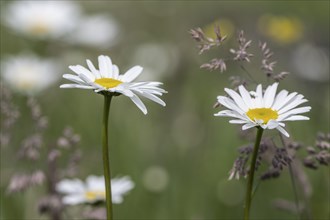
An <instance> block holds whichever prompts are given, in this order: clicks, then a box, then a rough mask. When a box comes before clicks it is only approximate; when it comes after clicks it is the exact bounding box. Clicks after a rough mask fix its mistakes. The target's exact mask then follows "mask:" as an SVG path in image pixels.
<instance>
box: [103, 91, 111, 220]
mask: <svg viewBox="0 0 330 220" xmlns="http://www.w3.org/2000/svg"><path fill="white" fill-rule="evenodd" d="M111 98H112V96H111V95H108V94H105V95H104V109H103V125H102V145H103V169H104V177H105V178H104V180H105V195H106V206H107V220H112V198H111V173H110V162H109V148H108V119H109V111H110V104H111Z"/></svg>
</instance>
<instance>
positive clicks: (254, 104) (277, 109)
mask: <svg viewBox="0 0 330 220" xmlns="http://www.w3.org/2000/svg"><path fill="white" fill-rule="evenodd" d="M277 86H278V83H274V84H273V85H271V86H268V87H267V89H266V90H265V92H263V91H262V86H261V85H258V86H257V89H256V91H251V92H248V91H247V90H246V89H245V88H244V86H243V85H240V86H239V87H238V90H239V93H237V92H235V91H234V90H231V89H227V88H226V89H225V91H226V93H227V94H228V95H229V97H225V96H218V102H219V103H220V104H222V105H223V106H225V107H226V108H228V109H229V110H222V111H220V112H218V113H217V114H215V116H227V117H233V118H235V119H234V120H230V121H229V122H230V123H233V124H244V125H243V127H242V129H243V130H245V129H249V128H252V127H256V128H257V130H258V132H257V136H256V140H255V144H254V148H253V152H252V158H251V165H250V168H249V174H248V181H247V188H246V197H245V206H244V219H245V220H248V219H249V213H250V207H251V201H252V188H253V178H254V171H255V166H256V161H257V156H258V151H259V146H260V142H261V138H262V133H263V131H264V129H274V128H275V129H277V130H279V131H280V132H281V133H282V134H284V135H285V136H287V137H289V134H288V132H286V131H285V130H284V128H283V127H284V126H285V124H284V122H285V121H298V120H309V118H308V117H306V116H302V115H300V114H302V113H306V112H309V111H310V109H311V107H310V106H305V107H298V108H297V106H299V105H301V104H303V103H305V102H307V100H306V99H304V96H303V95H300V94H298V93H296V92H293V93H289V92H288V91H286V90H282V91H281V92H279V93H278V94H277V95H276V90H277Z"/></svg>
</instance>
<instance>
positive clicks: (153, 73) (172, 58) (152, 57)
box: [132, 43, 180, 80]
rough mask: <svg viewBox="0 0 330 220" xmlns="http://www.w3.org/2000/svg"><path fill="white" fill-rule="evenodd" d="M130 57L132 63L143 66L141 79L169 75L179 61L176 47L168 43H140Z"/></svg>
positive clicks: (166, 76) (158, 78) (163, 77)
mask: <svg viewBox="0 0 330 220" xmlns="http://www.w3.org/2000/svg"><path fill="white" fill-rule="evenodd" d="M132 58H133V62H134V63H139V64H141V65H143V67H144V71H143V75H142V76H141V80H144V79H149V78H151V77H152V78H153V79H157V80H161V79H166V78H168V77H171V76H172V74H173V73H174V72H175V69H176V68H177V65H178V63H179V62H180V58H179V56H178V51H177V49H176V48H175V47H174V46H173V45H170V44H156V43H146V44H141V45H139V46H138V47H137V48H136V50H135V51H134V52H133V53H132Z"/></svg>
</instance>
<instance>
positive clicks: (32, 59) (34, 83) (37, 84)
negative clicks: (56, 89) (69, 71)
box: [1, 54, 60, 95]
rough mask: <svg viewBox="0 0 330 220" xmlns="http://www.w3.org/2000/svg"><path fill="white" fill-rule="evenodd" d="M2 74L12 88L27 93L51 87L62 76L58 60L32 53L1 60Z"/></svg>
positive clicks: (32, 93) (35, 92)
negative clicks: (59, 72) (59, 71)
mask: <svg viewBox="0 0 330 220" xmlns="http://www.w3.org/2000/svg"><path fill="white" fill-rule="evenodd" d="M1 76H2V78H3V79H4V81H5V82H6V83H7V84H8V85H9V86H10V87H11V89H13V90H16V91H18V92H20V93H23V94H27V95H35V94H37V93H39V92H41V91H43V90H45V89H47V88H49V87H50V86H51V85H52V84H53V83H55V82H56V81H57V80H58V79H59V78H60V75H59V74H58V64H57V62H56V61H54V60H52V59H41V58H38V57H36V56H35V55H32V54H25V55H23V54H22V55H19V56H15V57H8V58H7V59H5V60H4V61H3V62H1Z"/></svg>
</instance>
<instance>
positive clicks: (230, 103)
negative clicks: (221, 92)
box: [217, 96, 245, 114]
mask: <svg viewBox="0 0 330 220" xmlns="http://www.w3.org/2000/svg"><path fill="white" fill-rule="evenodd" d="M217 99H218V102H219V103H220V104H222V105H223V106H225V107H227V108H229V109H231V110H234V111H236V112H238V113H240V114H244V113H245V111H243V110H242V109H241V108H239V107H238V106H237V105H236V103H235V102H234V101H233V100H231V99H229V98H228V97H225V96H218V97H217Z"/></svg>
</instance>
